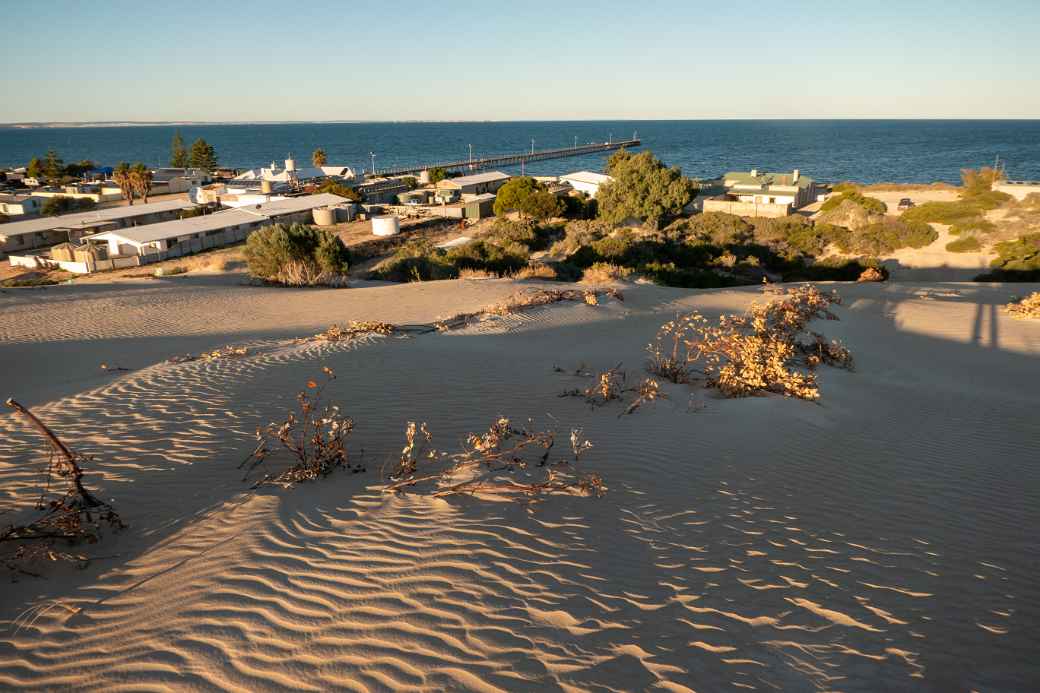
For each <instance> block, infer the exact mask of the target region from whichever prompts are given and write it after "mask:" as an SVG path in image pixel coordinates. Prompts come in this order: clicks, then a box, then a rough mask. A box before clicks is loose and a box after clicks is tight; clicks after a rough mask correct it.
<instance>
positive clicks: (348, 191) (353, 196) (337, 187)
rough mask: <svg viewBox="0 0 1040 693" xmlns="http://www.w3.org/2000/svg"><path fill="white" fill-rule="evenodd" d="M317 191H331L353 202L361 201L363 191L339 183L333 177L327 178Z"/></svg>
mask: <svg viewBox="0 0 1040 693" xmlns="http://www.w3.org/2000/svg"><path fill="white" fill-rule="evenodd" d="M315 192H316V193H331V194H333V195H339V196H340V197H345V198H347V199H348V200H350V201H352V202H361V193H359V192H358V191H357V190H354V188H351V187H348V186H346V185H343V184H342V183H338V182H336V181H334V180H332V179H331V178H326V179H325V181H324V182H323V183H322V184H321V185H319V186H318V188H317V189H316V190H315Z"/></svg>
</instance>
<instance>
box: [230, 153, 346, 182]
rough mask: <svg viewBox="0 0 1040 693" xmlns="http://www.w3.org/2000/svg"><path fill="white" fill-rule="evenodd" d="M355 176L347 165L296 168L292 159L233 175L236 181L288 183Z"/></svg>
mask: <svg viewBox="0 0 1040 693" xmlns="http://www.w3.org/2000/svg"><path fill="white" fill-rule="evenodd" d="M329 177H332V178H344V179H348V180H349V179H353V178H355V175H354V171H353V169H351V168H350V167H349V166H321V167H316V166H304V167H303V168H297V167H296V162H295V161H294V160H293V159H286V160H285V168H278V164H277V163H275V162H274V161H272V162H271V165H270V166H269V167H267V168H253V169H249V170H248V171H244V172H243V173H240V174H238V175H237V176H235V178H234V180H236V181H268V182H271V183H289V182H291V181H293V180H295V181H297V182H303V181H309V180H315V179H318V178H329Z"/></svg>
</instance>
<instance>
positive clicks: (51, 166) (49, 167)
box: [43, 149, 65, 183]
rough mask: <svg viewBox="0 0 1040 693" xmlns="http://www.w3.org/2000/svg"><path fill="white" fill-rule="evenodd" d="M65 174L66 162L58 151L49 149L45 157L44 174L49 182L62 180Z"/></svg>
mask: <svg viewBox="0 0 1040 693" xmlns="http://www.w3.org/2000/svg"><path fill="white" fill-rule="evenodd" d="M64 174H65V162H64V161H62V160H61V157H59V156H58V152H56V151H54V150H53V149H48V150H47V154H46V156H44V157H43V175H44V176H45V177H46V178H47V182H49V183H55V182H57V181H60V180H61V177H62V176H63V175H64Z"/></svg>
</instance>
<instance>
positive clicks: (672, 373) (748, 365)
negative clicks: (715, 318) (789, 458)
mask: <svg viewBox="0 0 1040 693" xmlns="http://www.w3.org/2000/svg"><path fill="white" fill-rule="evenodd" d="M767 292H769V293H771V294H772V295H774V298H773V299H772V300H770V301H769V302H768V303H765V304H760V303H756V304H754V305H752V306H751V308H749V309H748V311H747V312H746V313H744V314H743V315H723V316H722V317H720V318H719V322H718V325H711V324H709V323H708V321H707V320H706V319H705V318H704V316H702V315H701V314H700V313H697V312H693V313H690V314H689V315H686V316H683V317H680V318H677V319H676V320H673V321H671V322H668V323H665V324H664V325H663V326H662V327H661V329H660V330H659V331H658V334H657V340H656V342H655V343H652V344H650V345H649V346H648V347H647V351H648V352H649V353H650V359H649V362H648V364H647V369H648V370H649V371H650V372H651V373H654V374H656V375H660V376H661V377H663V378H667V379H669V380H672V381H673V382H679V383H683V382H690V381H691V380H692V379H693V378H694V373H697V372H699V373H701V374H703V377H704V380H705V383H706V384H707V386H708V387H714V388H717V389H719V390H720V391H721V392H722V393H723V394H724V395H725V396H727V397H747V396H750V395H755V394H760V393H765V392H774V393H778V394H782V395H785V396H788V397H798V398H801V399H808V400H815V399H818V398H819V396H820V393H819V388H818V387H817V384H816V376H815V373H814V372H813V371H814V369H815V368H816V367H817V366H818V365H820V364H821V363H823V364H828V365H832V366H837V367H840V368H846V369H849V370H851V369H852V368H853V360H852V354H851V353H850V352H849V350H848V349H847V348H845V347H844V346H843V345H842V344H841V343H840V342H838V341H828V340H827V339H826V338H825V337H824V336H823V335H821V334H818V333H815V332H814V333H811V336H812V339H811V341H809V342H802V341H799V340H800V337H801V334H802V333H803V332H804V330H805V328H806V326H807V325H808V323H809V322H810V321H811V320H814V319H816V318H824V319H827V320H837V319H838V318H837V316H835V315H834V314H833V313H831V312H830V310H829V307H830V306H831V305H840V304H841V298H840V297H839V296H838V295H837V294H836V293H831V294H823V293H821V292H820V291H819V290H818V289H817V288H816V287H814V286H802V287H796V288H792V289H788V291H787V292H786V293H783V292H779V291H775V290H771V289H768V288H767ZM698 365H702V367H701V368H698V367H697V366H698ZM798 366H801V367H803V368H805V369H806V370H804V371H803V370H797V367H798Z"/></svg>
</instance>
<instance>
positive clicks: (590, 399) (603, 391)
mask: <svg viewBox="0 0 1040 693" xmlns="http://www.w3.org/2000/svg"><path fill="white" fill-rule="evenodd" d="M553 370H555V371H556V372H557V373H566V372H567V371H565V370H564V369H562V368H560V367H559V366H555V367H554V369H553ZM574 375H576V376H582V377H592V373H590V372H589V371H587V370H585V365H584V364H582V365H581V366H578V368H576V369H575V370H574ZM626 380H627V375H626V374H625V371H623V370H621V364H620V363H619V364H618V365H616V366H614V367H613V368H611V369H610V370H607V371H603V372H602V373H600V374H599V375H597V376H596V380H595V382H593V384H592V385H590V386H589V387H586V388H574V389H571V390H564V391H563V392H561V393H560V397H581V398H583V399H584V400H585V401H586V402H587V403H588V404H589V405H590V406H592V407H593V408H595V407H602V406H604V405H607V404H609V403H611V402H614V401H617V400H621V399H623V397H624V395H625V393H634V396H633V398H632V401H630V402H629V403H628V404H627V405H626V406H625V409H624V410H623V411H622V412H621V413H620V414H618V416H619V417H620V416H624V415H626V414H631V413H632V412H634V411H635V410H636V409H638V408H639V407H641V406H642V405H643V404H644V403H646V402H652V401H654V400H656V399H663V398H664V397H665V395H664V394H663V393H662V392H661V387H660V385H658V383H657V381H656V380H654V379H653V378H645V379H644V380H643V381H642V382H641V383H639V385H637V386H635V387H625V381H626Z"/></svg>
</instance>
